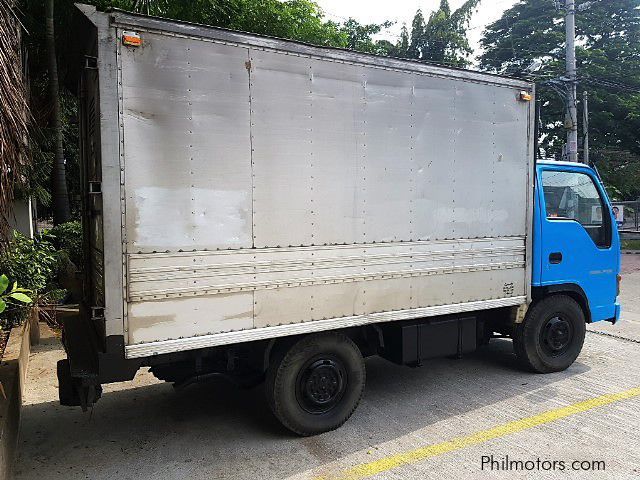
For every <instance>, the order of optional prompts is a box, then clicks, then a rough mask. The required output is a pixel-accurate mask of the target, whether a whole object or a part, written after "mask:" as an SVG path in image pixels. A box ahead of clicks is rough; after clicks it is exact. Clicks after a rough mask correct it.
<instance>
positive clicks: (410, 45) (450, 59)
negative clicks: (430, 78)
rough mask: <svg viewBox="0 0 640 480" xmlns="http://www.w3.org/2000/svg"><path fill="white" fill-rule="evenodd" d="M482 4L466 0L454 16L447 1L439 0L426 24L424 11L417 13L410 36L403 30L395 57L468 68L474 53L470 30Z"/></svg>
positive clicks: (478, 1)
mask: <svg viewBox="0 0 640 480" xmlns="http://www.w3.org/2000/svg"><path fill="white" fill-rule="evenodd" d="M479 3H480V0H467V1H466V2H464V3H463V4H462V5H461V6H460V7H459V8H458V9H457V10H455V11H453V12H452V11H451V7H450V6H449V2H448V0H440V6H439V7H438V9H437V10H435V11H433V12H431V14H430V15H429V19H428V20H426V21H425V18H424V15H423V13H422V10H418V11H417V12H416V14H415V16H414V17H413V21H412V22H411V32H410V33H409V32H408V31H407V29H406V27H403V28H404V29H403V31H402V32H401V34H400V40H399V41H398V43H397V44H396V46H395V47H396V48H395V50H394V51H393V53H394V54H396V55H397V56H399V57H405V58H414V59H417V60H423V61H425V62H434V63H442V64H446V65H454V66H457V67H464V66H467V65H469V63H470V62H469V59H468V58H469V55H471V53H473V51H472V49H471V47H470V45H469V40H468V39H467V28H468V26H469V20H470V19H471V15H472V14H473V12H474V11H475V9H476V7H477V6H478V4H479Z"/></svg>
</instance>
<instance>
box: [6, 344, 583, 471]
mask: <svg viewBox="0 0 640 480" xmlns="http://www.w3.org/2000/svg"><path fill="white" fill-rule="evenodd" d="M39 352H41V353H40V355H49V356H51V359H49V360H47V362H48V363H53V364H55V360H56V359H57V358H59V357H60V356H61V353H60V352H59V348H58V342H57V340H55V339H47V340H46V341H45V342H44V344H43V345H41V346H40V347H39ZM56 356H57V357H56ZM54 357H55V358H54ZM34 367H35V368H37V365H34ZM588 370H589V368H588V367H586V366H585V365H583V364H581V363H579V362H577V363H576V364H574V366H572V367H571V368H570V369H569V370H567V371H566V372H562V373H558V374H551V375H535V374H528V373H525V372H522V371H521V370H519V369H517V367H516V366H515V357H514V355H513V353H512V347H511V342H510V341H504V340H498V341H493V342H492V343H491V344H490V345H489V346H487V347H484V348H482V349H481V350H479V351H478V352H476V353H474V354H472V355H468V356H466V357H465V358H463V359H461V360H451V359H441V360H434V361H430V362H429V363H427V364H426V365H425V366H423V367H421V368H416V369H411V368H407V367H400V366H396V365H393V364H390V363H388V362H386V361H384V360H381V359H379V358H372V359H369V360H368V361H367V386H366V392H365V396H364V398H363V401H362V403H361V404H360V406H359V408H358V409H357V410H356V412H355V414H354V416H353V417H352V418H351V419H350V420H349V421H348V422H347V423H346V424H345V425H344V426H343V427H342V428H340V429H339V430H337V431H335V432H330V433H327V434H324V435H320V436H317V437H312V438H304V439H300V438H297V437H295V436H293V435H291V434H289V433H288V432H287V431H286V430H284V429H283V428H282V427H281V426H280V424H279V423H278V422H277V421H276V420H275V419H274V417H273V416H272V415H271V412H270V411H269V409H268V407H267V405H266V402H265V401H264V393H263V391H262V388H260V387H258V388H255V389H252V390H241V389H239V388H237V387H234V386H232V385H229V384H227V383H224V382H222V381H216V382H215V383H207V384H200V385H194V386H191V387H189V388H186V389H185V390H183V391H179V392H176V391H174V390H173V388H172V387H171V386H170V385H168V384H164V383H155V382H154V380H152V379H151V378H150V374H148V373H147V372H143V373H141V374H140V378H137V380H134V382H129V383H128V384H121V385H120V386H117V387H116V388H124V389H120V390H116V391H107V392H106V393H105V394H104V396H103V398H102V399H101V400H100V401H99V402H98V404H97V405H96V406H95V408H94V409H93V411H92V412H89V413H85V414H83V413H82V412H81V411H80V410H79V409H76V408H69V407H61V406H60V405H59V404H58V403H57V396H56V395H57V392H56V383H57V382H56V380H55V378H54V373H53V369H46V371H45V369H43V370H42V372H41V374H42V375H49V376H51V379H48V378H47V379H46V380H47V381H46V382H45V383H44V384H45V385H46V389H47V399H46V401H42V402H41V403H33V404H31V405H26V406H25V407H24V410H23V421H22V431H21V439H20V454H19V457H18V459H17V464H16V468H15V474H16V478H19V479H21V478H39V479H41V478H65V479H74V478H92V479H100V478H119V479H128V478H136V479H138V478H144V479H146V478H162V479H166V478H187V477H188V478H207V479H212V478H252V479H253V478H260V477H265V478H266V477H268V478H285V477H287V476H289V475H294V474H296V473H300V472H303V471H306V470H308V469H310V468H313V467H316V466H318V465H322V464H324V463H327V462H330V461H333V460H336V459H339V458H342V457H344V456H345V455H348V454H350V453H353V452H356V451H359V450H361V449H365V448H368V447H370V446H372V445H376V444H379V443H382V442H386V441H389V440H393V439H394V438H397V437H400V436H403V435H406V434H408V433H411V432H413V431H415V430H417V429H420V428H423V427H426V426H429V425H431V424H434V423H436V422H439V421H441V420H444V419H447V418H450V417H453V416H456V415H459V414H462V413H465V412H469V411H473V410H475V409H478V408H481V407H484V406H487V405H490V404H493V403H496V402H499V401H502V400H505V398H509V397H513V396H516V395H523V394H524V395H527V396H528V397H529V400H530V401H532V402H533V403H536V401H537V399H539V400H538V401H540V402H542V401H544V400H546V399H548V398H550V397H553V396H554V395H555V394H556V390H555V388H554V383H555V382H558V381H560V380H565V379H566V378H568V377H570V376H573V375H577V374H581V373H583V372H586V371H588ZM34 374H35V375H38V374H39V372H38V371H35V372H33V371H32V373H31V375H34ZM141 379H142V380H141ZM43 380H45V379H43ZM139 385H143V386H139ZM43 400H44V399H43ZM222 460H224V461H222ZM42 472H46V474H45V476H44V477H43V473H42Z"/></svg>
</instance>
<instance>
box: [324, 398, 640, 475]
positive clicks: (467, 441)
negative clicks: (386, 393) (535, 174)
mask: <svg viewBox="0 0 640 480" xmlns="http://www.w3.org/2000/svg"><path fill="white" fill-rule="evenodd" d="M639 395H640V387H635V388H631V389H629V390H625V391H623V392H618V393H609V394H607V395H601V396H599V397H594V398H590V399H588V400H584V401H582V402H578V403H574V404H572V405H568V406H566V407H561V408H556V409H554V410H549V411H547V412H543V413H539V414H538V415H533V416H531V417H526V418H522V419H520V420H514V421H512V422H508V423H505V424H502V425H498V426H496V427H493V428H490V429H488V430H482V431H480V432H476V433H472V434H471V435H467V436H466V437H458V438H454V439H453V440H448V441H446V442H442V443H438V444H435V445H429V446H426V447H421V448H416V449H415V450H409V451H407V452H404V453H399V454H397V455H391V456H389V457H384V458H381V459H380V460H375V461H373V462H369V463H363V464H361V465H356V466H355V467H351V468H349V469H347V470H344V471H342V472H339V473H338V474H336V475H333V476H332V475H327V476H320V477H316V480H360V479H363V478H367V477H370V476H372V475H376V474H378V473H381V472H386V471H388V470H391V469H393V468H397V467H401V466H402V465H407V464H409V463H414V462H418V461H420V460H424V459H427V458H431V457H436V456H438V455H442V454H444V453H448V452H452V451H454V450H460V449H462V448H466V447H470V446H473V445H478V444H479V443H483V442H487V441H489V440H493V439H494V438H499V437H504V436H505V435H511V434H513V433H517V432H521V431H523V430H527V429H529V428H533V427H537V426H538V425H543V424H545V423H549V422H553V421H555V420H560V419H561V418H565V417H569V416H571V415H575V414H576V413H581V412H586V411H587V410H591V409H593V408H597V407H602V406H603V405H608V404H610V403H614V402H618V401H620V400H626V399H629V398H633V397H637V396H639Z"/></svg>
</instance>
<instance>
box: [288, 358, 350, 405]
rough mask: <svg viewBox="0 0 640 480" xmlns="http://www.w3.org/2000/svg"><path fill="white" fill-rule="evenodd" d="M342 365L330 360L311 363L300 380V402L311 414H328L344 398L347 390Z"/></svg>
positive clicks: (302, 372)
mask: <svg viewBox="0 0 640 480" xmlns="http://www.w3.org/2000/svg"><path fill="white" fill-rule="evenodd" d="M345 378H346V375H345V371H344V368H343V367H342V365H341V364H340V363H339V362H337V361H335V360H333V359H328V358H323V359H318V360H315V361H313V362H311V363H310V364H309V365H307V366H306V368H304V369H303V370H302V371H301V375H300V376H299V378H298V388H297V390H298V401H299V402H300V405H301V406H302V408H304V409H305V410H307V411H308V412H310V413H326V412H328V411H329V410H331V409H332V408H333V407H334V406H335V405H336V404H337V403H338V402H339V401H340V398H341V397H342V394H343V393H344V390H345V384H346V382H345Z"/></svg>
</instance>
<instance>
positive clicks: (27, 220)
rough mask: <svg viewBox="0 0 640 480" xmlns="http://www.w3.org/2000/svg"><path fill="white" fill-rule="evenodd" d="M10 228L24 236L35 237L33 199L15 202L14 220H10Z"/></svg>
mask: <svg viewBox="0 0 640 480" xmlns="http://www.w3.org/2000/svg"><path fill="white" fill-rule="evenodd" d="M9 226H10V227H11V228H12V229H14V230H17V231H19V232H20V233H22V234H23V235H26V236H28V237H33V234H34V233H35V231H36V228H35V215H34V206H33V203H32V202H31V198H27V199H21V200H15V201H14V202H13V218H10V219H9Z"/></svg>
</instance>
